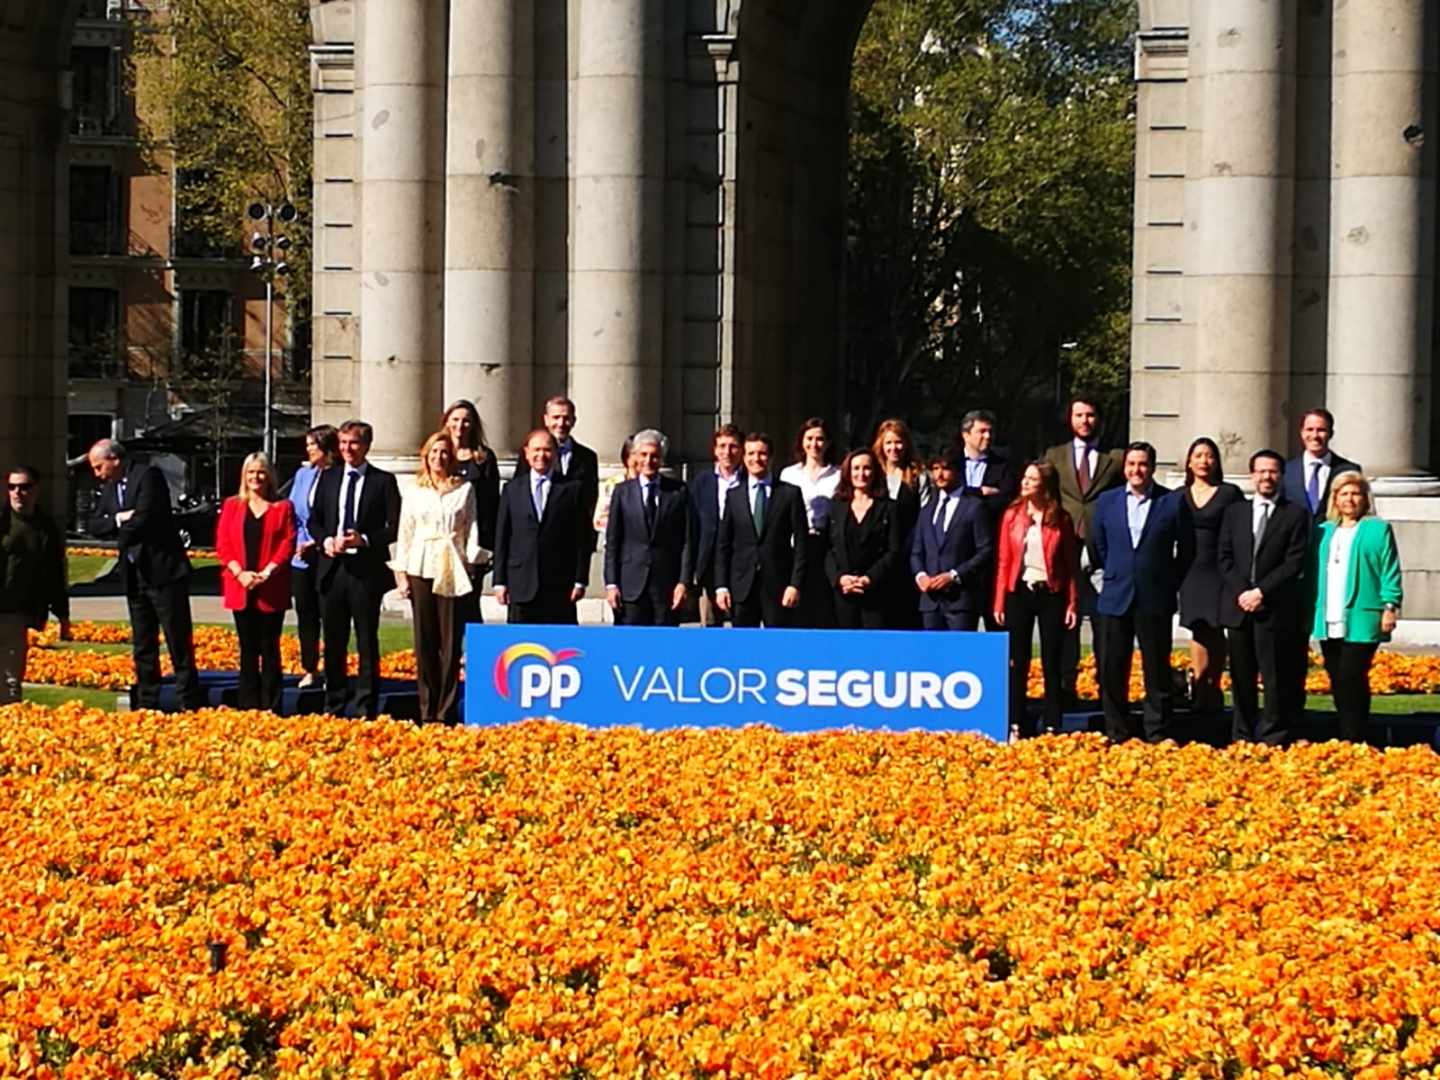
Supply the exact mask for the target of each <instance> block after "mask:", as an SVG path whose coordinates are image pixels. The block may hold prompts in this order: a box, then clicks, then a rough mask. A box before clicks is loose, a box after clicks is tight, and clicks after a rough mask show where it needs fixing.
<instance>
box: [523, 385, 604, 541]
mask: <svg viewBox="0 0 1440 1080" xmlns="http://www.w3.org/2000/svg"><path fill="white" fill-rule="evenodd" d="M540 420H541V423H542V424H543V425H544V427H545V430H546V431H548V432H550V434H551V435H553V436H555V447H556V450H555V473H556V475H557V476H558V477H559V478H560V479H561V480H567V481H569V482H570V483H572V484H577V485H579V488H580V516H581V518H582V519H583V520H584V522H585V528H586V529H587V530H588V531H587V532H586V537H587V540H588V544H589V548H590V554H592V555H593V554H595V545H596V541H597V537H596V535H595V525H594V522H595V503H596V501H597V500H598V499H599V498H600V459H599V457H597V456H596V454H595V451H594V450H591V449H590V448H589V447H588V446H583V445H581V444H580V443H578V442H576V441H575V439H574V438H572V437H571V434H570V433H571V432H572V431H574V430H575V420H576V414H575V403H574V402H573V401H571V400H570V399H569V398H568V397H565V396H564V395H563V394H557V395H556V396H555V397H552V398H551V399H550V400H548V401H547V402H545V412H544V413H543V414H542V416H541V418H540ZM516 471H517V472H518V471H519V470H516Z"/></svg>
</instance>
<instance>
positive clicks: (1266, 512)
mask: <svg viewBox="0 0 1440 1080" xmlns="http://www.w3.org/2000/svg"><path fill="white" fill-rule="evenodd" d="M1269 527H1270V504H1269V503H1268V502H1267V503H1263V504H1262V505H1261V507H1260V520H1259V521H1257V522H1256V523H1255V546H1254V547H1253V548H1252V549H1251V550H1250V581H1251V582H1252V583H1253V582H1254V581H1255V570H1256V567H1257V565H1258V564H1259V560H1260V543H1261V541H1263V540H1264V539H1265V530H1266V529H1268V528H1269Z"/></svg>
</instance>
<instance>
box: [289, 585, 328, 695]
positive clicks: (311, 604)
mask: <svg viewBox="0 0 1440 1080" xmlns="http://www.w3.org/2000/svg"><path fill="white" fill-rule="evenodd" d="M290 595H291V596H293V597H294V598H295V622H296V623H297V629H298V631H299V635H300V666H301V667H303V668H304V669H305V670H306V671H308V672H310V673H311V674H314V673H315V672H318V671H319V670H320V622H321V619H320V611H321V604H320V579H319V571H318V570H316V569H315V567H313V566H307V567H305V568H304V569H303V570H302V569H301V568H300V567H298V566H292V567H291V568H290Z"/></svg>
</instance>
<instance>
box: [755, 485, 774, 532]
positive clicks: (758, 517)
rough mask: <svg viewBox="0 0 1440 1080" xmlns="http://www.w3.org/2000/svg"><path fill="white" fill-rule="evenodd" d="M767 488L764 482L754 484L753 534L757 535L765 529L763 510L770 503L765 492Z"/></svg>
mask: <svg viewBox="0 0 1440 1080" xmlns="http://www.w3.org/2000/svg"><path fill="white" fill-rule="evenodd" d="M768 490H769V489H768V488H767V487H766V486H765V485H764V484H756V485H755V513H754V515H753V516H754V518H755V535H756V536H759V535H760V534H761V533H763V532H764V531H765V510H766V508H767V507H768V506H769V505H770V497H769V495H767V494H766V492H767V491H768Z"/></svg>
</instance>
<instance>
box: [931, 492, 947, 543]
mask: <svg viewBox="0 0 1440 1080" xmlns="http://www.w3.org/2000/svg"><path fill="white" fill-rule="evenodd" d="M949 508H950V495H949V493H948V492H944V491H942V492H941V493H940V499H939V501H938V502H937V503H936V505H935V535H937V536H944V535H945V511H947V510H948V509H949Z"/></svg>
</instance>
